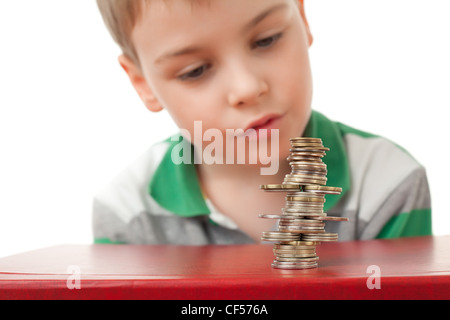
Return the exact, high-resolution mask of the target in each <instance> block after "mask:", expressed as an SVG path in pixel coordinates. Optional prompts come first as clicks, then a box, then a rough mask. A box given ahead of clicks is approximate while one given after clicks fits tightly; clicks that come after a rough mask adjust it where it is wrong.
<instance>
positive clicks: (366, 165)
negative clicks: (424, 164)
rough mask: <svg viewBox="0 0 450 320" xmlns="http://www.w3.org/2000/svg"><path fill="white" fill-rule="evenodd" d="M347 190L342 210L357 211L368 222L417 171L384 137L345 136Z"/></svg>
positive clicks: (408, 156)
mask: <svg viewBox="0 0 450 320" xmlns="http://www.w3.org/2000/svg"><path fill="white" fill-rule="evenodd" d="M345 142H346V145H347V154H348V161H349V165H350V172H351V188H350V190H349V193H348V195H347V201H346V205H345V210H357V211H359V212H358V215H359V218H360V219H362V220H365V221H369V220H370V219H371V218H372V216H373V215H374V214H375V213H376V212H377V209H378V208H379V207H380V206H381V205H382V203H383V202H384V201H385V200H386V199H387V198H388V197H389V196H390V194H391V193H392V192H393V191H394V190H395V188H396V187H397V186H398V185H399V184H400V183H401V182H402V181H403V180H404V179H406V178H407V177H408V175H410V174H411V172H413V171H414V170H417V169H418V168H420V167H421V166H420V164H418V163H417V161H415V160H414V159H413V158H412V157H411V156H410V155H408V154H407V153H406V152H404V151H403V150H401V149H400V148H399V147H397V146H396V145H395V144H394V143H392V142H390V141H388V140H386V139H384V138H363V137H360V136H358V135H355V134H347V135H346V136H345Z"/></svg>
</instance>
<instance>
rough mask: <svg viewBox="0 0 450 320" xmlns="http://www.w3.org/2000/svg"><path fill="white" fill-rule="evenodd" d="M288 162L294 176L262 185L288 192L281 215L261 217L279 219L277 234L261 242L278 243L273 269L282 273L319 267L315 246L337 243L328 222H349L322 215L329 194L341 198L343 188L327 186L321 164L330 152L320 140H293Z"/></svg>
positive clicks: (270, 232)
mask: <svg viewBox="0 0 450 320" xmlns="http://www.w3.org/2000/svg"><path fill="white" fill-rule="evenodd" d="M290 142H291V149H290V152H291V153H290V155H289V157H288V158H287V160H288V161H289V164H290V166H291V169H292V170H291V172H290V173H289V174H287V175H286V176H285V178H284V181H283V183H282V184H269V185H262V186H261V189H263V190H265V191H271V192H286V193H287V195H286V198H285V200H286V202H285V204H286V205H285V207H284V208H282V210H281V214H261V215H260V218H264V219H277V220H279V222H278V231H267V232H263V235H262V238H261V240H263V241H269V242H275V244H274V248H273V252H274V255H275V260H274V261H273V263H272V267H274V268H279V269H310V268H316V267H317V266H318V260H319V257H318V256H317V255H316V246H317V245H319V244H320V243H321V242H328V241H337V240H338V234H337V233H326V232H325V222H326V221H348V219H347V218H343V217H331V216H328V215H327V214H326V213H325V212H323V206H324V203H325V195H326V194H340V193H341V192H342V189H341V188H338V187H329V186H325V184H326V181H327V166H326V164H325V163H324V162H322V158H323V157H324V156H325V155H326V151H329V149H328V148H325V147H324V146H323V144H322V140H321V139H317V138H293V139H291V140H290Z"/></svg>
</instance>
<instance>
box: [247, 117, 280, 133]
mask: <svg viewBox="0 0 450 320" xmlns="http://www.w3.org/2000/svg"><path fill="white" fill-rule="evenodd" d="M281 118H282V115H279V114H268V115H265V116H263V117H261V118H258V119H257V120H255V121H252V122H250V124H249V125H248V126H247V127H246V128H245V132H247V130H250V129H253V130H256V131H257V132H258V131H259V130H261V129H267V130H270V129H278V128H279V126H278V123H279V121H280V119H281Z"/></svg>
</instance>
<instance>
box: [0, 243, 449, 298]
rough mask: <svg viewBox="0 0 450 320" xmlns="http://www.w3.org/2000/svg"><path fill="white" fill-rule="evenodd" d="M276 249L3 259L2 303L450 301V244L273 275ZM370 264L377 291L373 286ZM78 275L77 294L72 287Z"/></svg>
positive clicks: (327, 257) (350, 254)
mask: <svg viewBox="0 0 450 320" xmlns="http://www.w3.org/2000/svg"><path fill="white" fill-rule="evenodd" d="M272 249H273V246H272V245H237V246H236V245H234V246H130V245H64V246H56V247H51V248H46V249H40V250H36V251H31V252H27V253H23V254H18V255H14V256H10V257H6V258H2V259H0V299H170V300H176V299H183V300H195V299H208V300H211V299H212V300H214V299H229V300H235V299H242V300H253V299H258V300H272V299H449V298H450V250H449V249H450V236H441V237H417V238H402V239H395V240H371V241H355V242H339V243H322V244H321V245H319V246H318V247H317V254H318V256H319V257H320V260H319V268H317V269H310V270H280V269H273V268H272V267H271V262H272V261H273V259H274V256H273V252H272ZM371 265H376V266H378V267H379V271H380V272H381V277H380V278H379V283H380V285H381V288H380V289H376V288H375V289H369V288H368V286H367V281H368V279H369V277H371V276H372V277H373V276H374V274H373V273H372V270H371V269H369V270H368V267H369V266H371ZM71 266H72V267H71ZM73 266H75V267H76V268H75V269H73ZM74 270H79V271H81V274H80V275H79V277H80V278H79V282H78V283H79V285H80V289H79V290H77V289H72V290H70V289H69V288H68V286H67V284H68V282H70V283H75V282H73V281H75V279H76V276H77V274H74V273H73V272H75V271H74ZM370 281H371V280H370Z"/></svg>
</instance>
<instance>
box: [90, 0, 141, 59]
mask: <svg viewBox="0 0 450 320" xmlns="http://www.w3.org/2000/svg"><path fill="white" fill-rule="evenodd" d="M144 1H149V0H97V6H98V8H99V10H100V13H101V15H102V17H103V21H104V22H105V24H106V27H107V28H108V30H109V32H110V34H111V36H112V37H113V39H114V41H115V42H116V43H117V44H118V45H119V47H120V49H121V50H122V52H123V54H124V55H126V56H128V57H129V58H130V59H131V60H132V61H133V62H134V63H136V64H137V65H138V64H139V59H138V57H137V53H136V49H135V48H134V45H133V43H132V40H131V32H132V31H133V28H134V26H135V25H136V23H137V21H138V19H139V15H140V13H141V11H142V10H141V7H142V5H143V2H144Z"/></svg>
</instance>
